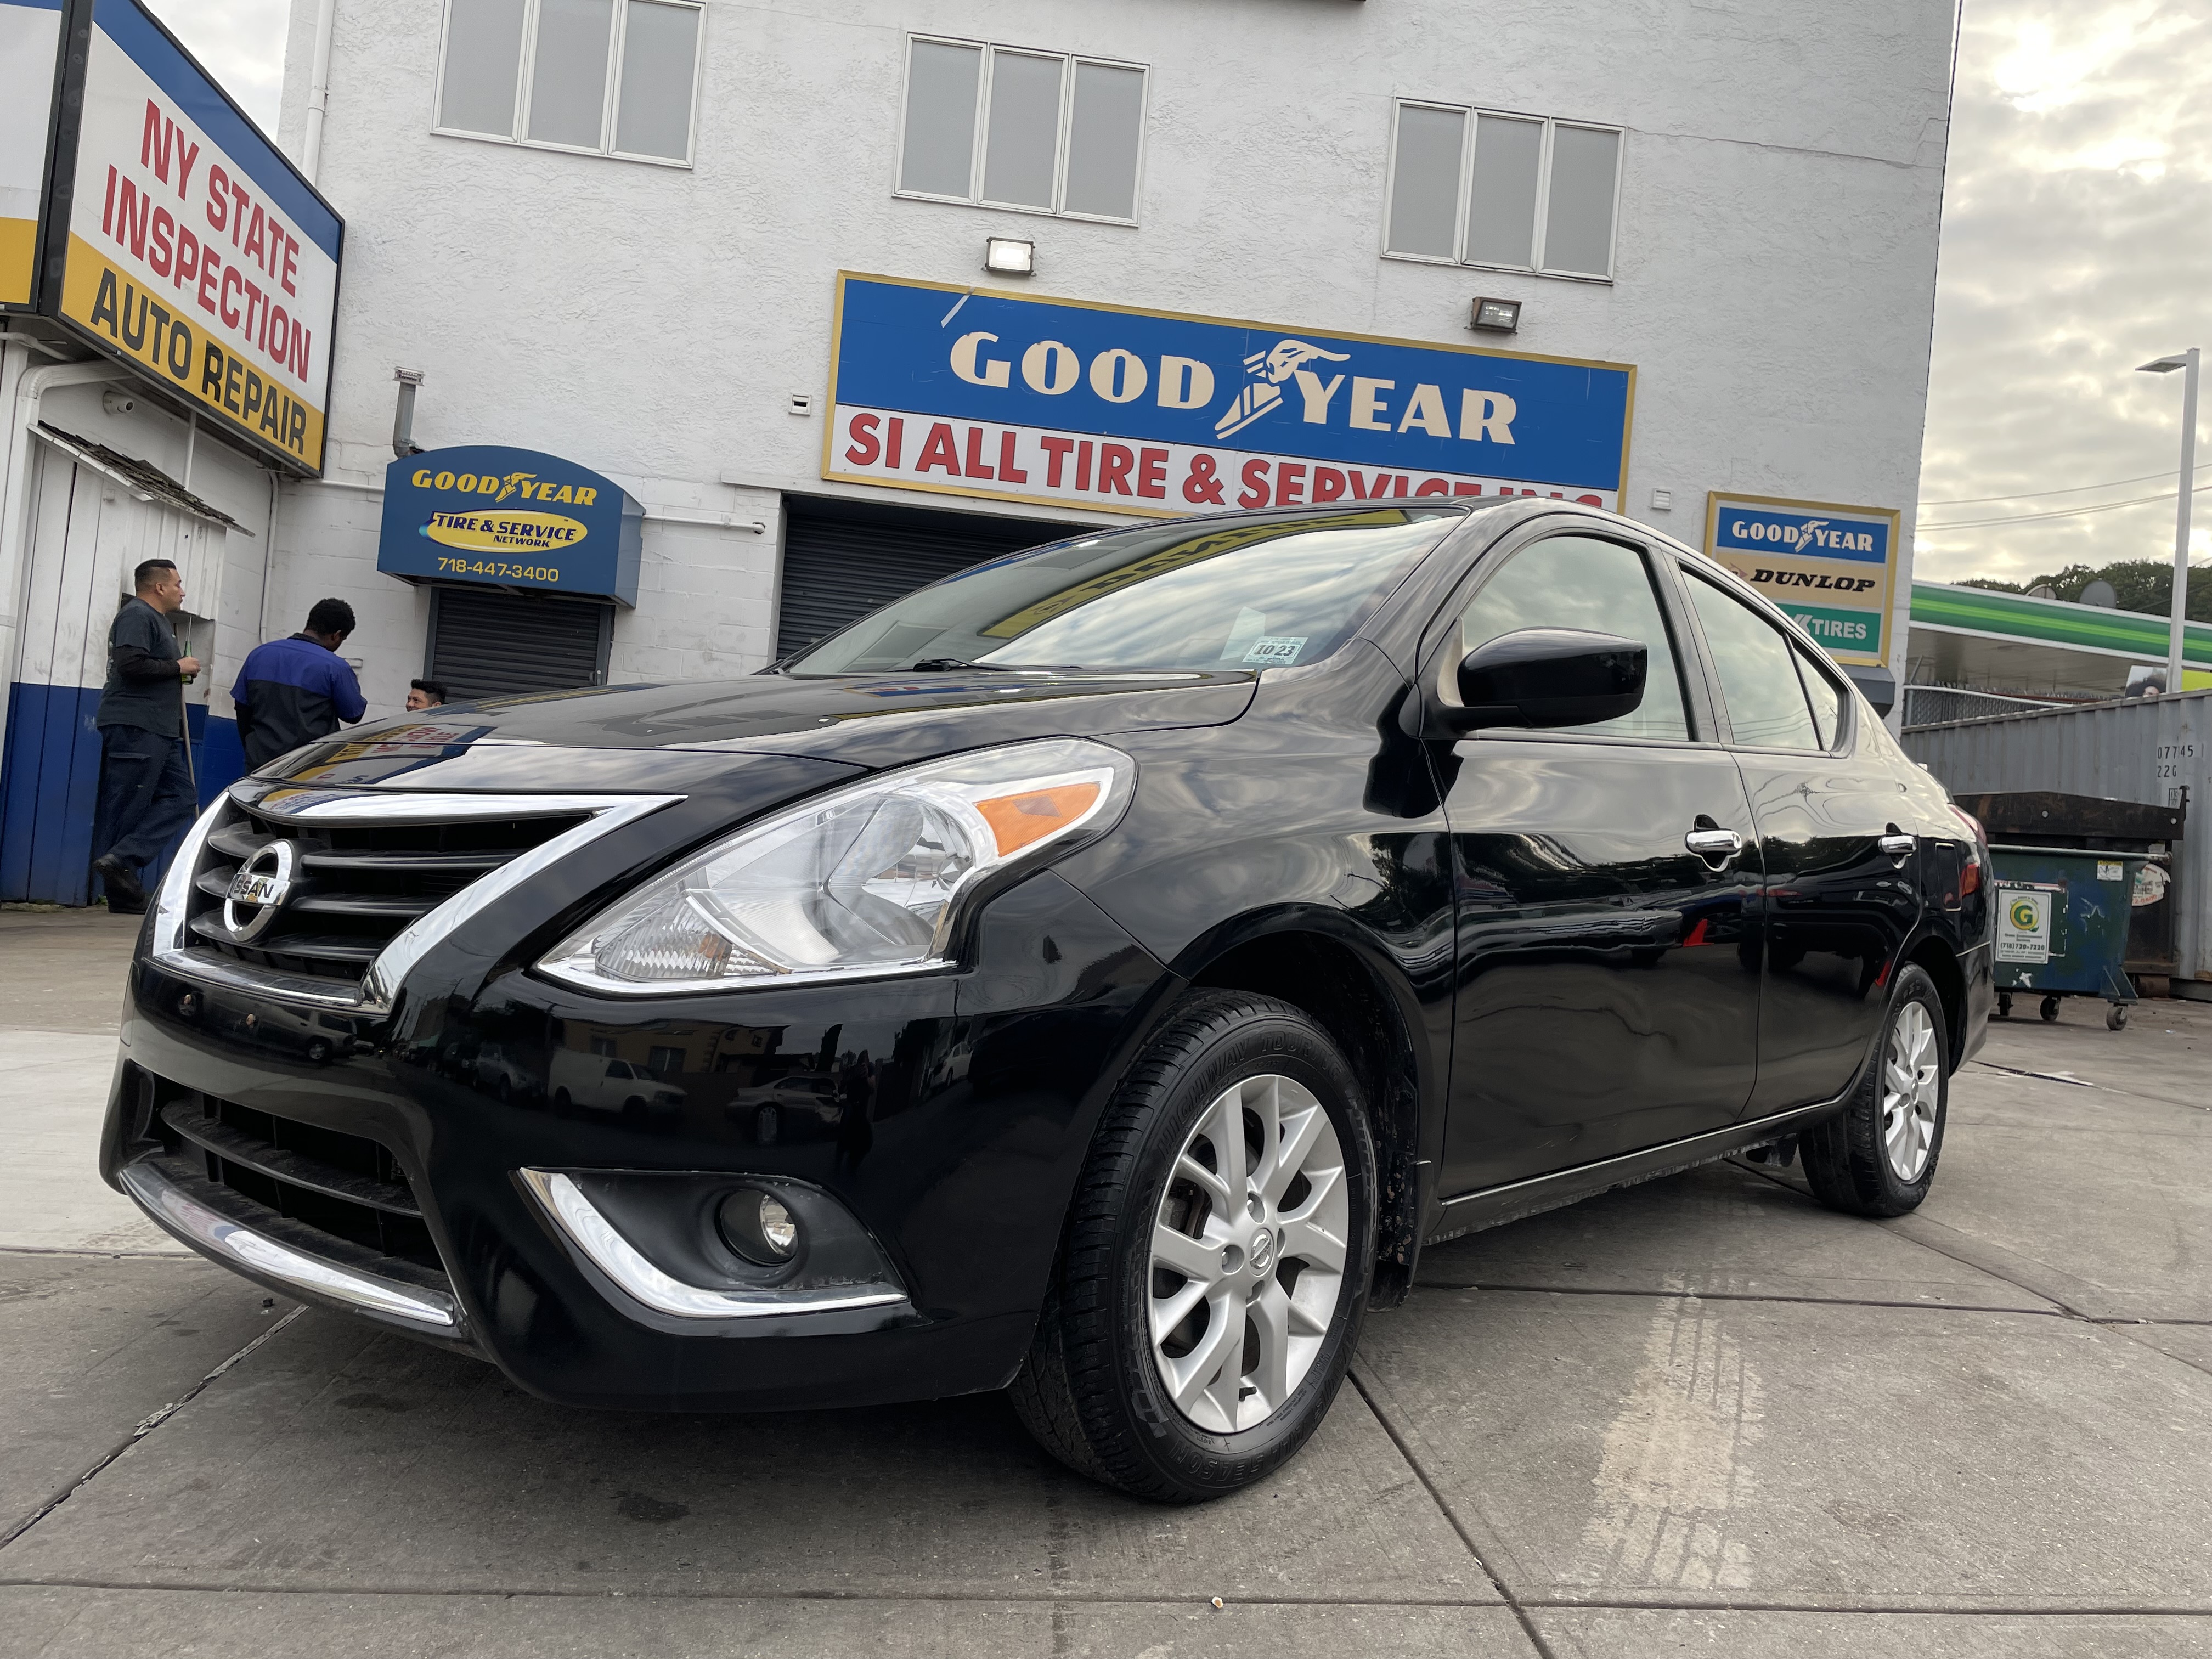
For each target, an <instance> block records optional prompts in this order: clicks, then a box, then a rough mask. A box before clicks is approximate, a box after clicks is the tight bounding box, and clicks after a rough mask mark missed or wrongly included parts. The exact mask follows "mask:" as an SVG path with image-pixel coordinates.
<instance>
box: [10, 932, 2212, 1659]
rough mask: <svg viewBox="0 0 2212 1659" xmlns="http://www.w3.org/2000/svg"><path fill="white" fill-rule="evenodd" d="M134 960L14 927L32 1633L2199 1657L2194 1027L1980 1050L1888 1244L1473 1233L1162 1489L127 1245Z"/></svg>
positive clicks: (211, 1647) (2210, 1320) (1712, 1190)
mask: <svg viewBox="0 0 2212 1659" xmlns="http://www.w3.org/2000/svg"><path fill="white" fill-rule="evenodd" d="M129 938H130V933H129V929H128V928H127V927H125V925H124V924H122V923H120V922H110V921H108V920H107V919H106V918H105V917H100V918H97V919H93V918H85V917H63V918H59V919H54V918H50V917H40V916H35V915H27V914H26V913H21V912H0V1023H4V1024H6V1025H7V1026H9V1027H12V1028H14V1029H13V1030H0V1076H4V1077H6V1078H7V1079H9V1087H8V1089H7V1091H6V1094H5V1096H4V1097H0V1101H4V1104H0V1136H4V1137H5V1139H4V1142H0V1146H4V1148H5V1151H6V1154H7V1161H6V1164H5V1166H4V1176H5V1178H6V1179H7V1181H8V1182H9V1185H8V1186H7V1187H6V1188H4V1189H0V1198H4V1207H0V1401H4V1402H5V1404H4V1407H0V1420H4V1421H5V1423H6V1424H7V1428H6V1431H5V1435H4V1441H0V1536H4V1537H6V1538H7V1540H8V1541H7V1542H6V1543H5V1544H4V1546H0V1655H14V1654H23V1655H32V1654H38V1655H46V1654H55V1655H59V1654H98V1655H118V1654H138V1653H153V1652H157V1651H158V1652H164V1653H167V1652H185V1653H188V1652H221V1653H223V1654H225V1655H234V1656H253V1655H264V1654H266V1655H271V1656H275V1655H295V1654H298V1653H301V1652H306V1651H313V1652H316V1653H318V1654H320V1655H326V1656H330V1659H343V1656H352V1655H356V1654H359V1655H378V1656H383V1655H392V1654H412V1653H426V1654H427V1653H469V1654H485V1655H507V1654H513V1655H518V1656H520V1655H531V1656H538V1655H548V1656H550V1655H568V1654H576V1655H586V1654H589V1655H600V1654H627V1653H637V1654H653V1655H679V1654H697V1655H720V1654H738V1653H756V1652H759V1653H769V1652H772V1653H775V1654H777V1655H779V1656H789V1659H807V1656H811V1655H817V1654H819V1655H825V1656H826V1655H844V1654H850V1653H853V1652H855V1651H862V1650H866V1651H870V1652H876V1653H881V1654H884V1655H886V1656H904V1655H924V1654H939V1653H958V1654H963V1655H964V1654H975V1655H982V1656H996V1655H1001V1654H1004V1655H1024V1654H1032V1653H1046V1652H1051V1653H1056V1654H1057V1653H1066V1654H1101V1655H1104V1654H1133V1653H1147V1654H1159V1655H1182V1654H1207V1655H1215V1654H1222V1655H1243V1654H1246V1653H1249V1654H1253V1655H1260V1654H1265V1655H1267V1656H1269V1659H1284V1656H1296V1655H1300V1654H1306V1653H1312V1654H1331V1655H1336V1654H1343V1653H1348V1652H1370V1651H1374V1652H1395V1653H1403V1654H1407V1655H1414V1656H1419V1655H1428V1654H1453V1655H1492V1654H1495V1655H1500V1656H1504V1655H1512V1656H1525V1655H1529V1654H1548V1655H1553V1656H1561V1659H1565V1656H1587V1659H1616V1656H1618V1659H1638V1656H1644V1655H1650V1654H1677V1653H1680V1654H1705V1653H1711V1654H1714V1655H1723V1654H1725V1655H1729V1656H1731V1659H1769V1656H1771V1659H1784V1656H1789V1659H1827V1656H1836V1659H1843V1656H1846V1655H1849V1656H1852V1659H1857V1656H1863V1655H1866V1654H1869V1653H1873V1654H1890V1653H1898V1654H1905V1653H1910V1654H1913V1655H1916V1656H1962V1659H1963V1656H2007V1659H2011V1656H2032V1659H2042V1656H2052V1659H2056V1656H2062V1655H2063V1656H2073V1655H2082V1654H2096V1655H2100V1656H2102V1655H2136V1654H2142V1655H2166V1654H2172V1655H2176V1656H2179V1655H2183V1654H2190V1655H2194V1654H2197V1653H2201V1652H2203V1651H2206V1650H2212V1555H2208V1553H2207V1552H2206V1549H2205V1547H2204V1542H2203V1541H2204V1540H2205V1538H2206V1537H2207V1536H2208V1535H2212V1478H2208V1476H2212V1275H2208V1273H2207V1261H2208V1257H2212V1159H2208V1157H2207V1154H2208V1152H2212V1007H2206V1006H2199V1005H2192V1004H2182V1003H2159V1004H2145V1005H2143V1006H2142V1007H2141V1008H2140V1009H2139V1010H2138V1011H2137V1014H2136V1020H2135V1022H2134V1023H2133V1024H2131V1025H2130V1029H2129V1030H2126V1031H2124V1032H2119V1033H2112V1032H2108V1031H2106V1030H2105V1029H2104V1026H2103V1024H2102V1021H2101V1019H2100V1018H2097V1017H2096V1015H2095V1013H2094V1012H2093V1009H2092V1008H2091V1007H2090V1006H2087V1005H2082V1006H2078V1007H2069V1011H2068V1014H2067V1017H2066V1018H2064V1019H2063V1020H2062V1022H2061V1023H2060V1024H2058V1025H2056V1026H2043V1025H2040V1024H2033V1023H2029V1024H2025V1025H2022V1024H2015V1025H2011V1026H2006V1027H2000V1028H1998V1030H1996V1033H1995V1035H1994V1036H1993V1037H1992V1039H1991V1042H1990V1048H1989V1049H1988V1050H1987V1051H1986V1052H1985V1054H1984V1060H1986V1061H1989V1062H1990V1064H1987V1065H1978V1066H1972V1067H1969V1068H1968V1070H1967V1071H1966V1073H1964V1074H1962V1075H1961V1076H1960V1078H1959V1079H1957V1080H1956V1082H1955V1084H1954V1095H1953V1107H1952V1120H1951V1129H1950V1138H1949V1140H1948V1144H1947V1146H1946V1148H1945V1153H1944V1162H1943V1166H1942V1171H1941V1173H1940V1175H1939V1178H1938V1181H1937V1184H1936V1193H1935V1195H1934V1196H1933V1197H1932V1198H1931V1200H1929V1204H1928V1205H1927V1206H1925V1207H1924V1208H1923V1211H1922V1212H1920V1213H1919V1214H1917V1215H1916V1216H1913V1217H1911V1218H1905V1219H1904V1220H1901V1221H1899V1222H1895V1223H1891V1224H1884V1225H1874V1224H1869V1223H1864V1222H1859V1221H1854V1220H1850V1219H1847V1218H1841V1217H1838V1216H1834V1215H1832V1214H1830V1213H1828V1212H1826V1211H1824V1210H1821V1209H1820V1208H1819V1207H1818V1206H1815V1205H1814V1204H1813V1202H1812V1201H1811V1200H1810V1199H1809V1198H1808V1197H1807V1196H1806V1194H1804V1192H1803V1190H1802V1182H1800V1181H1799V1180H1797V1178H1796V1172H1795V1171H1790V1172H1786V1173H1784V1174H1783V1175H1780V1176H1776V1175H1773V1174H1769V1173H1766V1172H1764V1171H1758V1170H1750V1169H1747V1168H1741V1167H1738V1166H1735V1165H1732V1164H1729V1165H1719V1166H1714V1167H1711V1168H1708V1169H1705V1170H1698V1171H1694V1172H1692V1173H1691V1174H1688V1175H1686V1176H1679V1177H1675V1178H1674V1179H1671V1180H1668V1181H1664V1182H1652V1183H1650V1184H1648V1185H1646V1186H1644V1187H1640V1188H1632V1189H1630V1190H1628V1191H1626V1192H1622V1193H1617V1194H1610V1195H1608V1196H1607V1197H1605V1198H1602V1199H1600V1200H1595V1201H1593V1202H1591V1203H1589V1204H1585V1205H1582V1206H1576V1207H1574V1208H1572V1209H1568V1210H1562V1211H1558V1212H1553V1213H1551V1214H1549V1215H1545V1216H1541V1217H1537V1218H1533V1219H1531V1220H1528V1221H1526V1222H1522V1223H1520V1224H1517V1225H1514V1226H1511V1227H1507V1228H1503V1229H1499V1230H1497V1231H1492V1232H1489V1233H1485V1234H1480V1235H1477V1236H1475V1237H1472V1238H1468V1239H1465V1240H1462V1241H1458V1242H1455V1243H1452V1244H1449V1245H1447V1246H1443V1247H1440V1248H1438V1249H1435V1250H1433V1251H1431V1252H1430V1253H1429V1254H1428V1255H1427V1256H1426V1257H1425V1261H1424V1266H1423V1271H1422V1274H1421V1284H1420V1286H1419V1289H1418V1290H1417V1291H1415V1293H1414V1295H1413V1297H1412V1298H1411V1300H1410V1301H1409V1302H1408V1303H1407V1305H1406V1306H1405V1307H1404V1308H1403V1309H1401V1310H1396V1311H1394V1312H1391V1313H1389V1314H1384V1315H1378V1316H1376V1317H1375V1318H1374V1319H1373V1320H1372V1321H1371V1322H1370V1325H1369V1327H1368V1334H1367V1338H1366V1340H1365V1342H1364V1345H1363V1348H1362V1352H1361V1355H1360V1358H1359V1360H1358V1364H1357V1366H1356V1368H1355V1372H1354V1386H1353V1387H1351V1388H1348V1389H1346V1391H1345V1392H1344V1394H1343V1395H1342V1396H1341V1397H1340V1400H1339V1401H1338V1404H1337V1406H1336V1408H1335V1410H1334V1413H1332V1415H1331V1417H1330V1419H1329V1421H1328V1424H1327V1425H1326V1426H1325V1427H1324V1430H1323V1431H1322V1434H1321V1435H1319V1436H1318V1437H1316V1440H1315V1441H1314V1443H1312V1444H1311V1445H1310V1447H1309V1448H1308V1449H1306V1451H1305V1452H1304V1455H1302V1456H1301V1457H1299V1458H1298V1459H1297V1461H1296V1462H1293V1463H1292V1464H1291V1465H1290V1466H1289V1467H1288V1468H1286V1469H1285V1470H1284V1471H1283V1472H1282V1473H1281V1474H1279V1475H1278V1476H1277V1477H1276V1478H1275V1479H1274V1480H1272V1481H1270V1482H1268V1483H1267V1485H1266V1486H1264V1487H1262V1488H1261V1489H1259V1490H1257V1491H1255V1492H1249V1493H1247V1494H1245V1495H1243V1496H1242V1497H1239V1498H1234V1499H1231V1500H1228V1501H1226V1502H1224V1503H1220V1504H1212V1505H1209V1506H1206V1507H1204V1508H1200V1509H1195V1510H1162V1509H1157V1508H1152V1507H1150V1506H1146V1505H1140V1504H1134V1503H1132V1502H1130V1501H1127V1500H1126V1499H1123V1498H1119V1497H1117V1496H1115V1495H1114V1494H1112V1493H1109V1492H1104V1491H1103V1490H1101V1489H1099V1488H1097V1487H1096V1486H1091V1485H1090V1484H1089V1483H1087V1482H1085V1481H1083V1480H1078V1479H1076V1478H1075V1477H1073V1476H1072V1475H1070V1474H1066V1472H1065V1471H1063V1470H1061V1469H1060V1468H1059V1467H1058V1466H1057V1465H1055V1464H1054V1463H1052V1462H1050V1461H1049V1460H1048V1459H1047V1458H1045V1457H1044V1456H1043V1455H1042V1454H1041V1453H1039V1452H1037V1451H1036V1449H1034V1448H1033V1447H1032V1446H1031V1445H1030V1443H1029V1442H1028V1440H1027V1439H1026V1437H1024V1435H1023V1434H1022V1432H1021V1431H1020V1429H1019V1428H1018V1425H1016V1424H1015V1423H1014V1421H1013V1419H1012V1413H1010V1412H1009V1411H1008V1410H1007V1409H1006V1407H1005V1406H1004V1404H1003V1402H1001V1401H999V1400H998V1399H996V1398H994V1397H981V1398H974V1399H967V1400H957V1401H944V1402H939V1403H937V1404H930V1405H920V1406H910V1407H898V1408H896V1409H890V1410H883V1411H868V1412H842V1413H817V1414H814V1415H807V1416H798V1415H793V1416H781V1417H762V1418H713V1417H685V1418H668V1417H648V1416H627V1415H616V1414H609V1413H586V1412H575V1411H569V1410H566V1409H563V1408H560V1407H550V1406H548V1405H545V1404H544V1403H543V1402H541V1401H535V1400H532V1399H531V1398H529V1397H528V1396H526V1395H523V1394H521V1393H520V1391H519V1390H517V1389H514V1388H513V1386H512V1385H511V1384H509V1383H507V1382H506V1380H505V1379H504V1378H503V1377H502V1376H500V1375H499V1374H498V1373H497V1372H495V1371H494V1370H491V1369H490V1368H489V1367H486V1366H483V1365H480V1364H474V1363H472V1362H470V1361H466V1360H462V1359H457V1358H451V1357H449V1356H447V1355H443V1354H440V1353H436V1352H431V1351H429V1350H427V1349H421V1348H417V1347H416V1346H413V1345H410V1344H409V1343H406V1342H404V1341H402V1340H398V1339H396V1338H390V1337H386V1336H382V1335H380V1334H376V1333H374V1332H372V1331H369V1330H367V1329H365V1328H362V1327H359V1326H356V1325H354V1324H352V1323H350V1322H347V1321H344V1320H342V1319H339V1318H337V1317H334V1316H325V1315H323V1314H320V1313H316V1312H301V1313H297V1314H295V1313H294V1312H293V1310H291V1309H290V1308H289V1305H288V1304H283V1302H282V1301H281V1300H280V1299H272V1298H269V1297H264V1295H263V1293H262V1292H261V1291H259V1290H258V1289H257V1288H255V1287H254V1286H252V1285H247V1284H246V1283H244V1282H243V1281H241V1280H238V1279H234V1278H232V1277H231V1276H229V1275H228V1274H226V1273H222V1271H221V1270H219V1269H216V1268H215V1267H210V1266H208V1265H207V1264H204V1263H203V1262H201V1261H198V1260H197V1258H194V1257H191V1256H189V1255H185V1256H181V1257H179V1256H176V1255H164V1254H159V1253H148V1254H140V1253H138V1252H140V1251H142V1250H143V1251H158V1248H159V1247H158V1246H157V1245H155V1243H154V1242H153V1241H151V1240H148V1239H146V1238H144V1237H143V1236H142V1235H140V1234H139V1233H138V1232H137V1231H134V1230H137V1229H143V1228H144V1227H145V1224H143V1222H139V1221H138V1220H137V1218H136V1214H135V1212H133V1211H132V1210H131V1207H130V1206H128V1205H127V1204H125V1202H124V1201H123V1200H120V1199H118V1198H116V1197H114V1195H113V1194H110V1193H108V1191H107V1189H106V1188H104V1187H101V1186H99V1185H98V1183H97V1181H96V1178H94V1177H92V1176H90V1175H89V1166H90V1160H91V1157H92V1134H93V1131H94V1126H96V1123H97V1118H98V1110H99V1105H100V1100H101V1099H102V1098H103V1097H104V1095H105V1091H106V1082H107V1074H108V1066H109V1064H110V1063H111V1061H112V1046H111V1045H112V1012H113V1008H114V1005H115V1000H116V991H117V984H118V976H119V972H120V966H121V962H122V960H123V958H124V957H125V955H126V954H127V951H128V947H129ZM102 1018H106V1020H107V1022H108V1023H107V1024H106V1029H105V1030H102V1029H101V1025H100V1020H101V1019H102ZM1999 1067H2002V1068H2006V1069H1998V1068H1999ZM2068 1075H2070V1076H2071V1077H2072V1078H2073V1079H2077V1081H2074V1082H2068V1081H2063V1080H2057V1079H2060V1078H2061V1077H2062V1076H2068ZM88 1182H89V1183H90V1184H89V1185H87V1183H88ZM157 1237H158V1236H157ZM1217 1596H1218V1597H1219V1598H1220V1599H1221V1601H1222V1602H1223V1606H1222V1607H1219V1608H1216V1607H1214V1606H1213V1605H1212V1600H1213V1598H1215V1597H1217Z"/></svg>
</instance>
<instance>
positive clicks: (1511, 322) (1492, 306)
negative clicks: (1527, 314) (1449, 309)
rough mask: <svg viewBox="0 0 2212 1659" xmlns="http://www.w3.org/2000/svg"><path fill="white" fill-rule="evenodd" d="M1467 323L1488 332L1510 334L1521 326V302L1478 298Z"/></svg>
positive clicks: (1471, 326) (1470, 326)
mask: <svg viewBox="0 0 2212 1659" xmlns="http://www.w3.org/2000/svg"><path fill="white" fill-rule="evenodd" d="M1520 326H1521V302H1520V301H1518V300H1477V301H1475V302H1474V313H1473V314H1472V315H1471V316H1470V317H1469V318H1468V327H1469V328H1476V329H1480V330H1481V331H1483V332H1484V333H1486V334H1510V333H1512V332H1513V331H1515V330H1516V329H1517V328H1519V327H1520Z"/></svg>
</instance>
